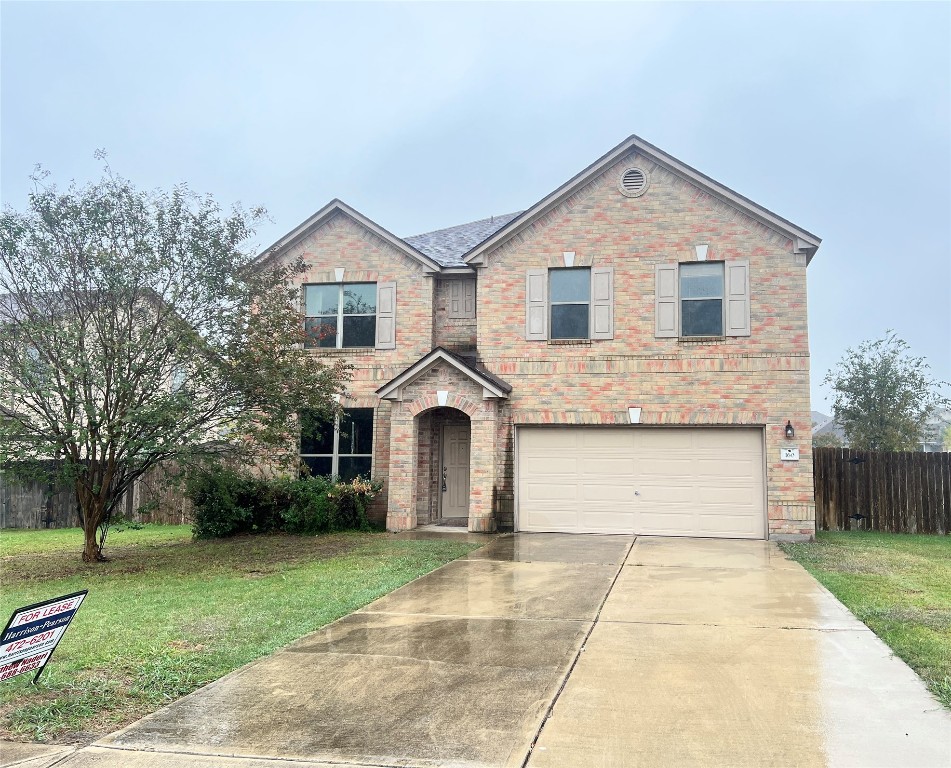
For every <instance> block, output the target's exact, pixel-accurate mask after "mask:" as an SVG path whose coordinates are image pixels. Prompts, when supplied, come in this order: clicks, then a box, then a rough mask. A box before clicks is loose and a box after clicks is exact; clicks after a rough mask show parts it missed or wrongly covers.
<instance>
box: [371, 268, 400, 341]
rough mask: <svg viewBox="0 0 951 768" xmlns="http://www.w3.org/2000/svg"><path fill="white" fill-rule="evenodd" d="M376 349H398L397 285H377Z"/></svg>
mask: <svg viewBox="0 0 951 768" xmlns="http://www.w3.org/2000/svg"><path fill="white" fill-rule="evenodd" d="M376 348H377V349H396V283H377V285H376Z"/></svg>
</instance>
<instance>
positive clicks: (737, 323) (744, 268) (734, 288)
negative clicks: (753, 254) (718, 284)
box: [723, 261, 750, 336]
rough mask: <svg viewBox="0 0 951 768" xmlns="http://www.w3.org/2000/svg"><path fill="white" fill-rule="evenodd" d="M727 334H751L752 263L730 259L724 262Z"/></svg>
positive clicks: (725, 331)
mask: <svg viewBox="0 0 951 768" xmlns="http://www.w3.org/2000/svg"><path fill="white" fill-rule="evenodd" d="M724 270H725V273H726V274H725V275H724V282H725V286H724V291H723V293H724V300H725V302H726V311H725V315H726V318H725V321H726V322H725V328H724V335H725V336H749V335H750V263H749V262H748V261H728V262H726V263H725V264H724Z"/></svg>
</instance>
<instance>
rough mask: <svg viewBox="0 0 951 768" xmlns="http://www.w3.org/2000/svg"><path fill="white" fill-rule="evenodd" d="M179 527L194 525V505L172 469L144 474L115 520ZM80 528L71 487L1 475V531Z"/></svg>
mask: <svg viewBox="0 0 951 768" xmlns="http://www.w3.org/2000/svg"><path fill="white" fill-rule="evenodd" d="M119 518H125V519H128V520H136V521H138V522H141V523H165V524H171V525H178V524H182V523H190V522H191V505H190V502H189V501H188V499H187V498H185V493H184V490H183V488H182V483H181V479H180V478H179V477H178V476H177V475H176V473H175V471H174V468H173V467H171V466H165V465H160V466H157V467H153V468H152V469H151V470H149V471H148V472H146V473H145V475H143V476H142V477H141V478H139V480H138V481H137V482H136V484H135V488H134V489H133V490H132V492H131V493H127V494H126V495H125V498H124V499H122V501H121V502H120V504H119V509H117V510H116V513H115V519H116V520H117V521H118V519H119ZM78 525H79V514H78V513H77V511H76V497H75V496H74V494H73V489H72V487H71V486H68V485H59V486H55V487H54V486H50V485H48V484H47V483H41V482H23V481H18V480H14V479H12V478H11V477H10V476H9V475H4V473H3V472H0V528H72V527H75V526H78Z"/></svg>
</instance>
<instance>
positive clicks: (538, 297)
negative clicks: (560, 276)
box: [525, 269, 548, 341]
mask: <svg viewBox="0 0 951 768" xmlns="http://www.w3.org/2000/svg"><path fill="white" fill-rule="evenodd" d="M547 338H548V270H547V269H530V270H528V272H526V273H525V339H526V340H527V341H544V340H546V339H547Z"/></svg>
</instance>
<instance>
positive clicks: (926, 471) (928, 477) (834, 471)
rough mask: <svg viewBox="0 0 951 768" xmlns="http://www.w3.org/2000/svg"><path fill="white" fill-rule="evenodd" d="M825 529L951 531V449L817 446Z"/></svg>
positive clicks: (819, 506)
mask: <svg viewBox="0 0 951 768" xmlns="http://www.w3.org/2000/svg"><path fill="white" fill-rule="evenodd" d="M812 457H813V458H812V461H813V475H814V479H815V491H816V524H817V525H818V527H819V528H820V529H821V530H825V531H848V530H866V531H888V532H891V533H938V534H946V535H947V534H951V453H919V452H904V451H902V452H890V451H853V450H850V449H848V448H814V449H813V452H812Z"/></svg>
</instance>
